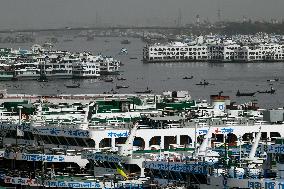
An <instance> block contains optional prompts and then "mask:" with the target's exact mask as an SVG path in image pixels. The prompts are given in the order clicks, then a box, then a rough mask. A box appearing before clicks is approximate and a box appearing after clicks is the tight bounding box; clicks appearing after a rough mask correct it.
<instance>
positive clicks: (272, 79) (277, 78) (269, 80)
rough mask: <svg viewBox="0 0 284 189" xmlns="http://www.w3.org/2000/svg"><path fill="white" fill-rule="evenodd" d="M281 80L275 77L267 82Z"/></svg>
mask: <svg viewBox="0 0 284 189" xmlns="http://www.w3.org/2000/svg"><path fill="white" fill-rule="evenodd" d="M277 81H279V78H275V79H268V80H267V82H277Z"/></svg>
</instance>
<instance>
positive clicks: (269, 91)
mask: <svg viewBox="0 0 284 189" xmlns="http://www.w3.org/2000/svg"><path fill="white" fill-rule="evenodd" d="M257 92H258V93H267V94H275V92H276V90H275V89H273V87H271V88H270V90H265V91H257Z"/></svg>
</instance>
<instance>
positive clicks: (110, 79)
mask: <svg viewBox="0 0 284 189" xmlns="http://www.w3.org/2000/svg"><path fill="white" fill-rule="evenodd" d="M104 81H105V82H113V79H112V78H109V79H105V80H104Z"/></svg>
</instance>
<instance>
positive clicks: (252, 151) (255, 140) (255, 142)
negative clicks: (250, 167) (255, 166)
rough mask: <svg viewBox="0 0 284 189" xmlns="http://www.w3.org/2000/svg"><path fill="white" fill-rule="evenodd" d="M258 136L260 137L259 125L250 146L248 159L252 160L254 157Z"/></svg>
mask: <svg viewBox="0 0 284 189" xmlns="http://www.w3.org/2000/svg"><path fill="white" fill-rule="evenodd" d="M260 137H261V127H259V131H258V133H257V135H256V137H255V139H254V142H253V145H252V147H251V151H250V153H249V160H252V161H253V160H254V158H255V152H256V150H257V147H258V143H259V141H260Z"/></svg>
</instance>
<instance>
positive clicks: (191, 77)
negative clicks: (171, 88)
mask: <svg viewBox="0 0 284 189" xmlns="http://www.w3.org/2000/svg"><path fill="white" fill-rule="evenodd" d="M182 79H193V76H190V77H187V76H185V77H183V78H182Z"/></svg>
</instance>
